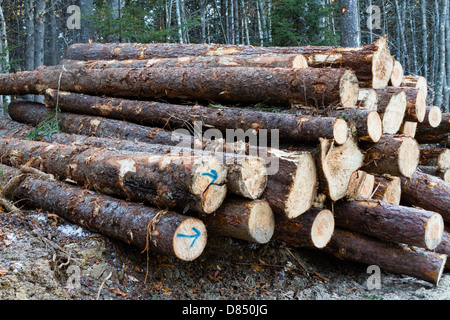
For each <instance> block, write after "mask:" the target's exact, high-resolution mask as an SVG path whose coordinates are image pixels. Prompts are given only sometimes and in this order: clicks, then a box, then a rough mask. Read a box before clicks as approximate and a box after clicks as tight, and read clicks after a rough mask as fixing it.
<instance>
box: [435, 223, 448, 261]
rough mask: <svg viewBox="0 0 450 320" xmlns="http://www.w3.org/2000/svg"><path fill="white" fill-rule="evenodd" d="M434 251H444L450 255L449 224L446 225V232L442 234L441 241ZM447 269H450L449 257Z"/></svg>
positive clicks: (443, 252)
mask: <svg viewBox="0 0 450 320" xmlns="http://www.w3.org/2000/svg"><path fill="white" fill-rule="evenodd" d="M434 252H437V253H442V254H445V255H447V256H449V255H450V227H449V226H448V225H444V234H443V236H442V241H441V243H440V244H439V245H438V246H437V247H436V249H434ZM445 268H446V269H450V261H449V260H448V259H447V263H446V264H445Z"/></svg>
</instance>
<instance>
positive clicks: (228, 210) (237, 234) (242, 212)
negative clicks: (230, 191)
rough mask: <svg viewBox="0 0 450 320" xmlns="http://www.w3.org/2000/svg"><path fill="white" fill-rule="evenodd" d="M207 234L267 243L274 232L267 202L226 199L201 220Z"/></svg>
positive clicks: (271, 213) (273, 219) (272, 216)
mask: <svg viewBox="0 0 450 320" xmlns="http://www.w3.org/2000/svg"><path fill="white" fill-rule="evenodd" d="M203 221H204V222H205V224H206V228H207V230H208V233H209V234H219V235H222V236H227V237H232V238H236V239H241V240H245V241H250V242H255V243H267V242H269V241H270V239H271V238H272V235H273V233H274V230H275V218H274V214H273V212H272V209H271V208H270V205H269V203H268V202H266V201H264V200H253V201H249V200H245V199H240V198H237V197H236V198H228V199H226V200H225V201H224V203H223V204H222V206H221V207H220V208H219V209H218V210H217V211H216V212H214V213H213V214H210V215H208V216H206V217H204V218H203Z"/></svg>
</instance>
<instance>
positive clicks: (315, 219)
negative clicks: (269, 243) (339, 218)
mask: <svg viewBox="0 0 450 320" xmlns="http://www.w3.org/2000/svg"><path fill="white" fill-rule="evenodd" d="M275 221H276V223H275V232H274V235H273V240H278V241H283V242H285V243H286V244H287V245H290V246H294V247H313V248H319V249H321V248H324V247H325V246H326V245H327V244H328V242H329V241H330V239H331V237H332V235H333V231H334V217H333V213H332V212H331V211H330V210H327V209H319V208H311V209H309V210H308V211H307V212H305V213H304V214H302V215H301V216H299V217H297V218H295V219H286V218H282V217H278V216H276V217H275Z"/></svg>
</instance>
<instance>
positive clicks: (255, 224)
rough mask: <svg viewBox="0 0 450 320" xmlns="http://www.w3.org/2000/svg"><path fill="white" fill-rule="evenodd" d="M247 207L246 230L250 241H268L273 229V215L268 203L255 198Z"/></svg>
mask: <svg viewBox="0 0 450 320" xmlns="http://www.w3.org/2000/svg"><path fill="white" fill-rule="evenodd" d="M249 207H250V214H249V219H248V232H249V235H250V237H251V238H252V241H253V242H256V243H267V242H269V241H270V239H271V238H272V236H273V233H274V231H275V217H274V214H273V212H272V209H271V208H270V205H269V203H268V202H267V201H264V200H256V201H254V202H253V203H252V204H251V205H250V206H249Z"/></svg>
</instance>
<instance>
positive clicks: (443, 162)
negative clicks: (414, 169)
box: [419, 147, 450, 169]
mask: <svg viewBox="0 0 450 320" xmlns="http://www.w3.org/2000/svg"><path fill="white" fill-rule="evenodd" d="M419 164H420V165H423V166H435V167H439V168H441V169H447V168H450V149H448V148H436V147H432V148H427V147H422V148H420V161H419Z"/></svg>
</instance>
